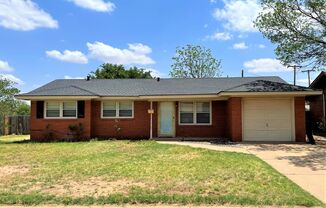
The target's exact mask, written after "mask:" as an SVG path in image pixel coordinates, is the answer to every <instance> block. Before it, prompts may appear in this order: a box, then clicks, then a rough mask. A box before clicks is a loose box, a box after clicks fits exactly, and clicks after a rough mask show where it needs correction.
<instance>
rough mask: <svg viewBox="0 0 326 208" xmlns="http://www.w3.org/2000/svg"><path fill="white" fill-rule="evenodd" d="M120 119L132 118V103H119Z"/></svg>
mask: <svg viewBox="0 0 326 208" xmlns="http://www.w3.org/2000/svg"><path fill="white" fill-rule="evenodd" d="M119 117H132V102H119Z"/></svg>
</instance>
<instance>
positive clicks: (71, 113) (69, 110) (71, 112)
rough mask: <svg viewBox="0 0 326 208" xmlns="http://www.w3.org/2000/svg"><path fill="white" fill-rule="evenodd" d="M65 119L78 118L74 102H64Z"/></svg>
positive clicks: (63, 113)
mask: <svg viewBox="0 0 326 208" xmlns="http://www.w3.org/2000/svg"><path fill="white" fill-rule="evenodd" d="M62 116H63V117H76V116H77V105H76V102H74V101H69V102H63V112H62Z"/></svg>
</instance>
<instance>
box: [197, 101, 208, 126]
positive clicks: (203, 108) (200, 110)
mask: <svg viewBox="0 0 326 208" xmlns="http://www.w3.org/2000/svg"><path fill="white" fill-rule="evenodd" d="M196 108H197V110H196V121H197V123H206V124H207V123H210V103H209V102H201V103H200V102H197V103H196Z"/></svg>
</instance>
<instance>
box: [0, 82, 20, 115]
mask: <svg viewBox="0 0 326 208" xmlns="http://www.w3.org/2000/svg"><path fill="white" fill-rule="evenodd" d="M14 84H15V83H14V82H12V81H10V80H7V79H4V78H2V77H0V116H5V115H13V114H15V113H16V110H17V106H18V104H19V102H18V101H17V100H16V99H15V97H14V95H15V94H18V93H19V90H18V89H17V88H16V87H14Z"/></svg>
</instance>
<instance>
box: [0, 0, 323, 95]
mask: <svg viewBox="0 0 326 208" xmlns="http://www.w3.org/2000/svg"><path fill="white" fill-rule="evenodd" d="M259 11H260V6H259V3H258V2H257V1H256V0H200V1H199V0H178V1H175V0H155V1H153V0H137V1H130V0H112V1H107V0H56V1H53V0H52V1H50V0H0V75H2V76H4V77H7V78H9V79H12V80H14V81H16V82H18V85H17V86H18V88H20V89H21V90H22V91H23V92H26V91H30V90H32V89H34V88H36V87H39V86H41V85H43V84H45V83H47V82H49V81H52V80H54V79H63V78H81V77H85V76H86V75H87V74H88V73H89V72H90V71H92V70H95V69H96V68H97V67H98V66H99V65H100V64H102V63H103V62H111V63H121V64H124V65H125V66H127V67H129V66H139V67H143V68H146V69H148V70H152V71H153V74H154V75H155V76H160V77H168V74H169V70H170V66H171V64H172V59H171V58H172V56H173V55H174V54H175V48H176V47H177V46H183V45H186V44H199V45H203V46H205V47H208V48H210V49H211V50H212V52H213V55H214V56H215V57H216V58H218V59H222V76H240V74H241V69H244V70H245V76H260V75H278V76H281V77H282V78H283V79H284V80H286V81H288V82H290V83H291V82H292V81H293V73H292V72H291V71H290V70H289V69H287V68H285V67H283V66H282V65H281V64H280V63H279V61H277V60H276V59H275V55H274V48H275V46H273V45H272V44H271V43H270V42H269V40H267V39H264V38H263V37H262V35H261V34H260V33H259V32H258V31H257V30H256V29H255V28H254V27H253V24H252V20H253V19H255V17H256V16H257V14H258V12H259ZM316 75H317V73H314V74H313V75H312V78H314V77H315V76H316ZM306 77H307V75H306V74H303V73H299V74H298V77H297V79H298V83H299V84H301V85H305V84H306V83H307V80H306Z"/></svg>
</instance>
